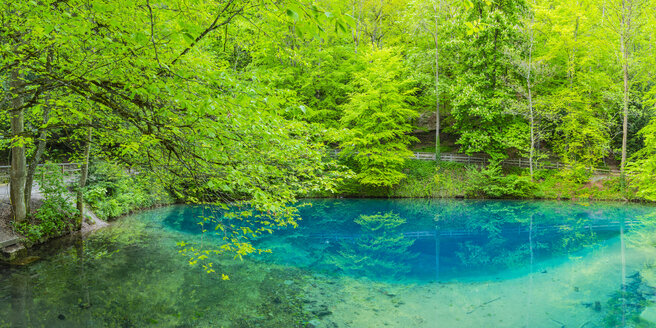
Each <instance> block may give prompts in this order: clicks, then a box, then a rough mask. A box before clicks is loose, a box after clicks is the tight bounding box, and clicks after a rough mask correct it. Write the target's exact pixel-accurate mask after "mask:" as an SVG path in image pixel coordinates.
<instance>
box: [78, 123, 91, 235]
mask: <svg viewBox="0 0 656 328" xmlns="http://www.w3.org/2000/svg"><path fill="white" fill-rule="evenodd" d="M92 133H93V130H92V129H91V127H89V129H88V130H87V140H86V146H85V148H84V161H83V162H82V167H81V168H80V183H79V184H78V188H77V210H78V211H79V222H78V224H80V225H81V224H82V221H84V194H83V189H84V187H85V186H86V184H87V177H88V175H89V153H90V152H91V136H92Z"/></svg>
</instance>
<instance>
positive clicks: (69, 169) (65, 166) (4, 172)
mask: <svg viewBox="0 0 656 328" xmlns="http://www.w3.org/2000/svg"><path fill="white" fill-rule="evenodd" d="M54 165H57V166H59V168H60V169H61V172H62V174H64V175H67V174H71V173H73V172H78V171H80V166H81V165H82V164H81V163H54ZM43 166H44V164H39V167H43ZM10 169H11V166H9V165H1V166H0V179H6V180H8V179H9V170H10Z"/></svg>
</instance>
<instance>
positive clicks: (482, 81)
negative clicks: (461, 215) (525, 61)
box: [446, 0, 528, 159]
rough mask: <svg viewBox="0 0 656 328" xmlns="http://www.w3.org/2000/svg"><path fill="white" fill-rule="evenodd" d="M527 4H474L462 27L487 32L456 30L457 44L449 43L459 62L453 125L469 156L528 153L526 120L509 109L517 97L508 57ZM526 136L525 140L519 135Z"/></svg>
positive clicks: (453, 96)
mask: <svg viewBox="0 0 656 328" xmlns="http://www.w3.org/2000/svg"><path fill="white" fill-rule="evenodd" d="M524 7H525V3H524V1H495V2H493V3H491V4H489V5H488V3H487V2H486V1H482V0H480V1H473V2H472V7H471V9H470V10H469V11H467V12H465V13H463V15H464V17H460V18H459V21H460V22H463V20H464V19H466V20H467V21H474V22H477V24H478V25H479V26H481V27H482V29H481V30H480V31H478V32H477V33H472V30H471V28H467V27H466V25H461V26H455V27H454V29H453V30H452V33H453V37H452V38H453V40H452V41H450V42H448V43H446V45H447V46H448V48H447V51H448V54H450V55H453V56H457V58H458V64H457V65H454V66H452V67H453V71H452V72H451V74H453V76H454V78H453V81H452V82H451V85H450V88H449V93H450V97H451V105H452V107H453V108H452V110H451V115H452V120H453V125H452V126H451V127H450V128H449V131H452V132H454V133H457V134H458V135H459V138H458V141H457V143H458V144H459V145H461V146H462V147H463V149H462V150H463V152H465V153H467V154H472V153H476V152H486V153H488V154H489V155H490V156H492V157H493V158H496V159H503V158H505V157H507V151H508V150H510V149H513V148H515V149H517V148H520V149H522V148H525V147H526V146H525V145H527V144H528V142H527V132H528V129H527V127H526V124H525V122H524V120H523V119H522V118H521V117H518V116H514V115H512V114H511V113H510V112H509V111H508V109H509V106H510V102H511V100H512V98H513V97H514V95H513V94H512V90H511V88H510V87H509V84H510V83H513V75H512V74H511V73H512V69H513V68H512V67H511V65H510V60H509V58H508V52H512V51H513V49H514V48H515V47H514V43H515V42H516V41H517V38H518V37H519V36H518V35H517V33H516V30H515V29H514V28H513V27H512V26H513V25H515V24H519V20H520V13H521V12H523V10H524ZM518 131H523V132H524V133H522V134H517V132H518Z"/></svg>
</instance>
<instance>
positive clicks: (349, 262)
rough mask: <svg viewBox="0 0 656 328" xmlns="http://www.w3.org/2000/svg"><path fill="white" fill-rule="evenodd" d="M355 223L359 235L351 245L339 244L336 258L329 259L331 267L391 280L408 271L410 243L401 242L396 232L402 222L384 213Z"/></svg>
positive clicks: (364, 216) (389, 213)
mask: <svg viewBox="0 0 656 328" xmlns="http://www.w3.org/2000/svg"><path fill="white" fill-rule="evenodd" d="M355 223H357V224H358V225H360V227H361V229H362V233H363V234H362V235H361V236H360V237H359V238H358V239H357V240H355V241H352V242H349V241H346V242H342V243H341V245H340V250H339V251H338V252H337V253H338V254H339V256H334V257H333V258H332V261H331V262H333V264H335V265H336V266H337V267H339V268H340V269H342V270H344V271H345V272H349V273H365V274H369V275H371V274H374V275H379V276H383V277H395V276H397V275H400V274H403V273H406V272H407V271H408V270H409V269H410V267H409V265H408V264H407V260H409V255H408V248H409V247H410V246H412V244H413V243H414V240H412V239H407V238H405V237H404V236H403V234H402V233H401V231H400V229H399V228H400V227H401V226H402V225H403V224H405V223H406V220H405V219H403V218H401V217H400V216H399V215H398V214H396V213H393V212H387V213H385V214H381V213H379V214H376V215H360V216H359V217H358V218H357V219H355Z"/></svg>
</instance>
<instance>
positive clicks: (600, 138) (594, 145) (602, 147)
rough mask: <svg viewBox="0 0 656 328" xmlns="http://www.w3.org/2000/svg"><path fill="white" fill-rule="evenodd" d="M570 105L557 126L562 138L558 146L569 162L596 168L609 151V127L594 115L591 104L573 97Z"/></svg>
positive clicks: (563, 156)
mask: <svg viewBox="0 0 656 328" xmlns="http://www.w3.org/2000/svg"><path fill="white" fill-rule="evenodd" d="M564 99H568V98H564ZM565 101H567V100H565ZM560 104H561V105H562V106H567V105H566V104H564V103H560ZM568 105H569V106H568V107H565V108H568V109H569V113H568V114H567V115H565V116H564V117H563V118H562V122H561V124H560V125H559V126H558V128H557V129H556V132H557V134H558V136H559V138H561V139H560V140H559V142H558V143H557V144H556V147H555V148H556V149H555V150H556V151H557V152H558V153H559V154H560V155H561V158H562V159H563V160H564V162H565V163H567V164H576V163H578V164H580V165H583V166H584V167H590V168H594V167H595V166H596V165H597V164H598V163H599V162H600V161H601V159H602V158H603V157H604V155H605V154H607V153H608V151H609V146H610V145H609V139H610V137H609V135H608V127H607V126H605V125H604V122H603V120H601V119H599V118H598V117H596V116H595V113H594V112H593V111H592V109H591V108H590V107H589V105H588V104H579V103H576V102H574V101H571V102H569V103H568Z"/></svg>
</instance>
